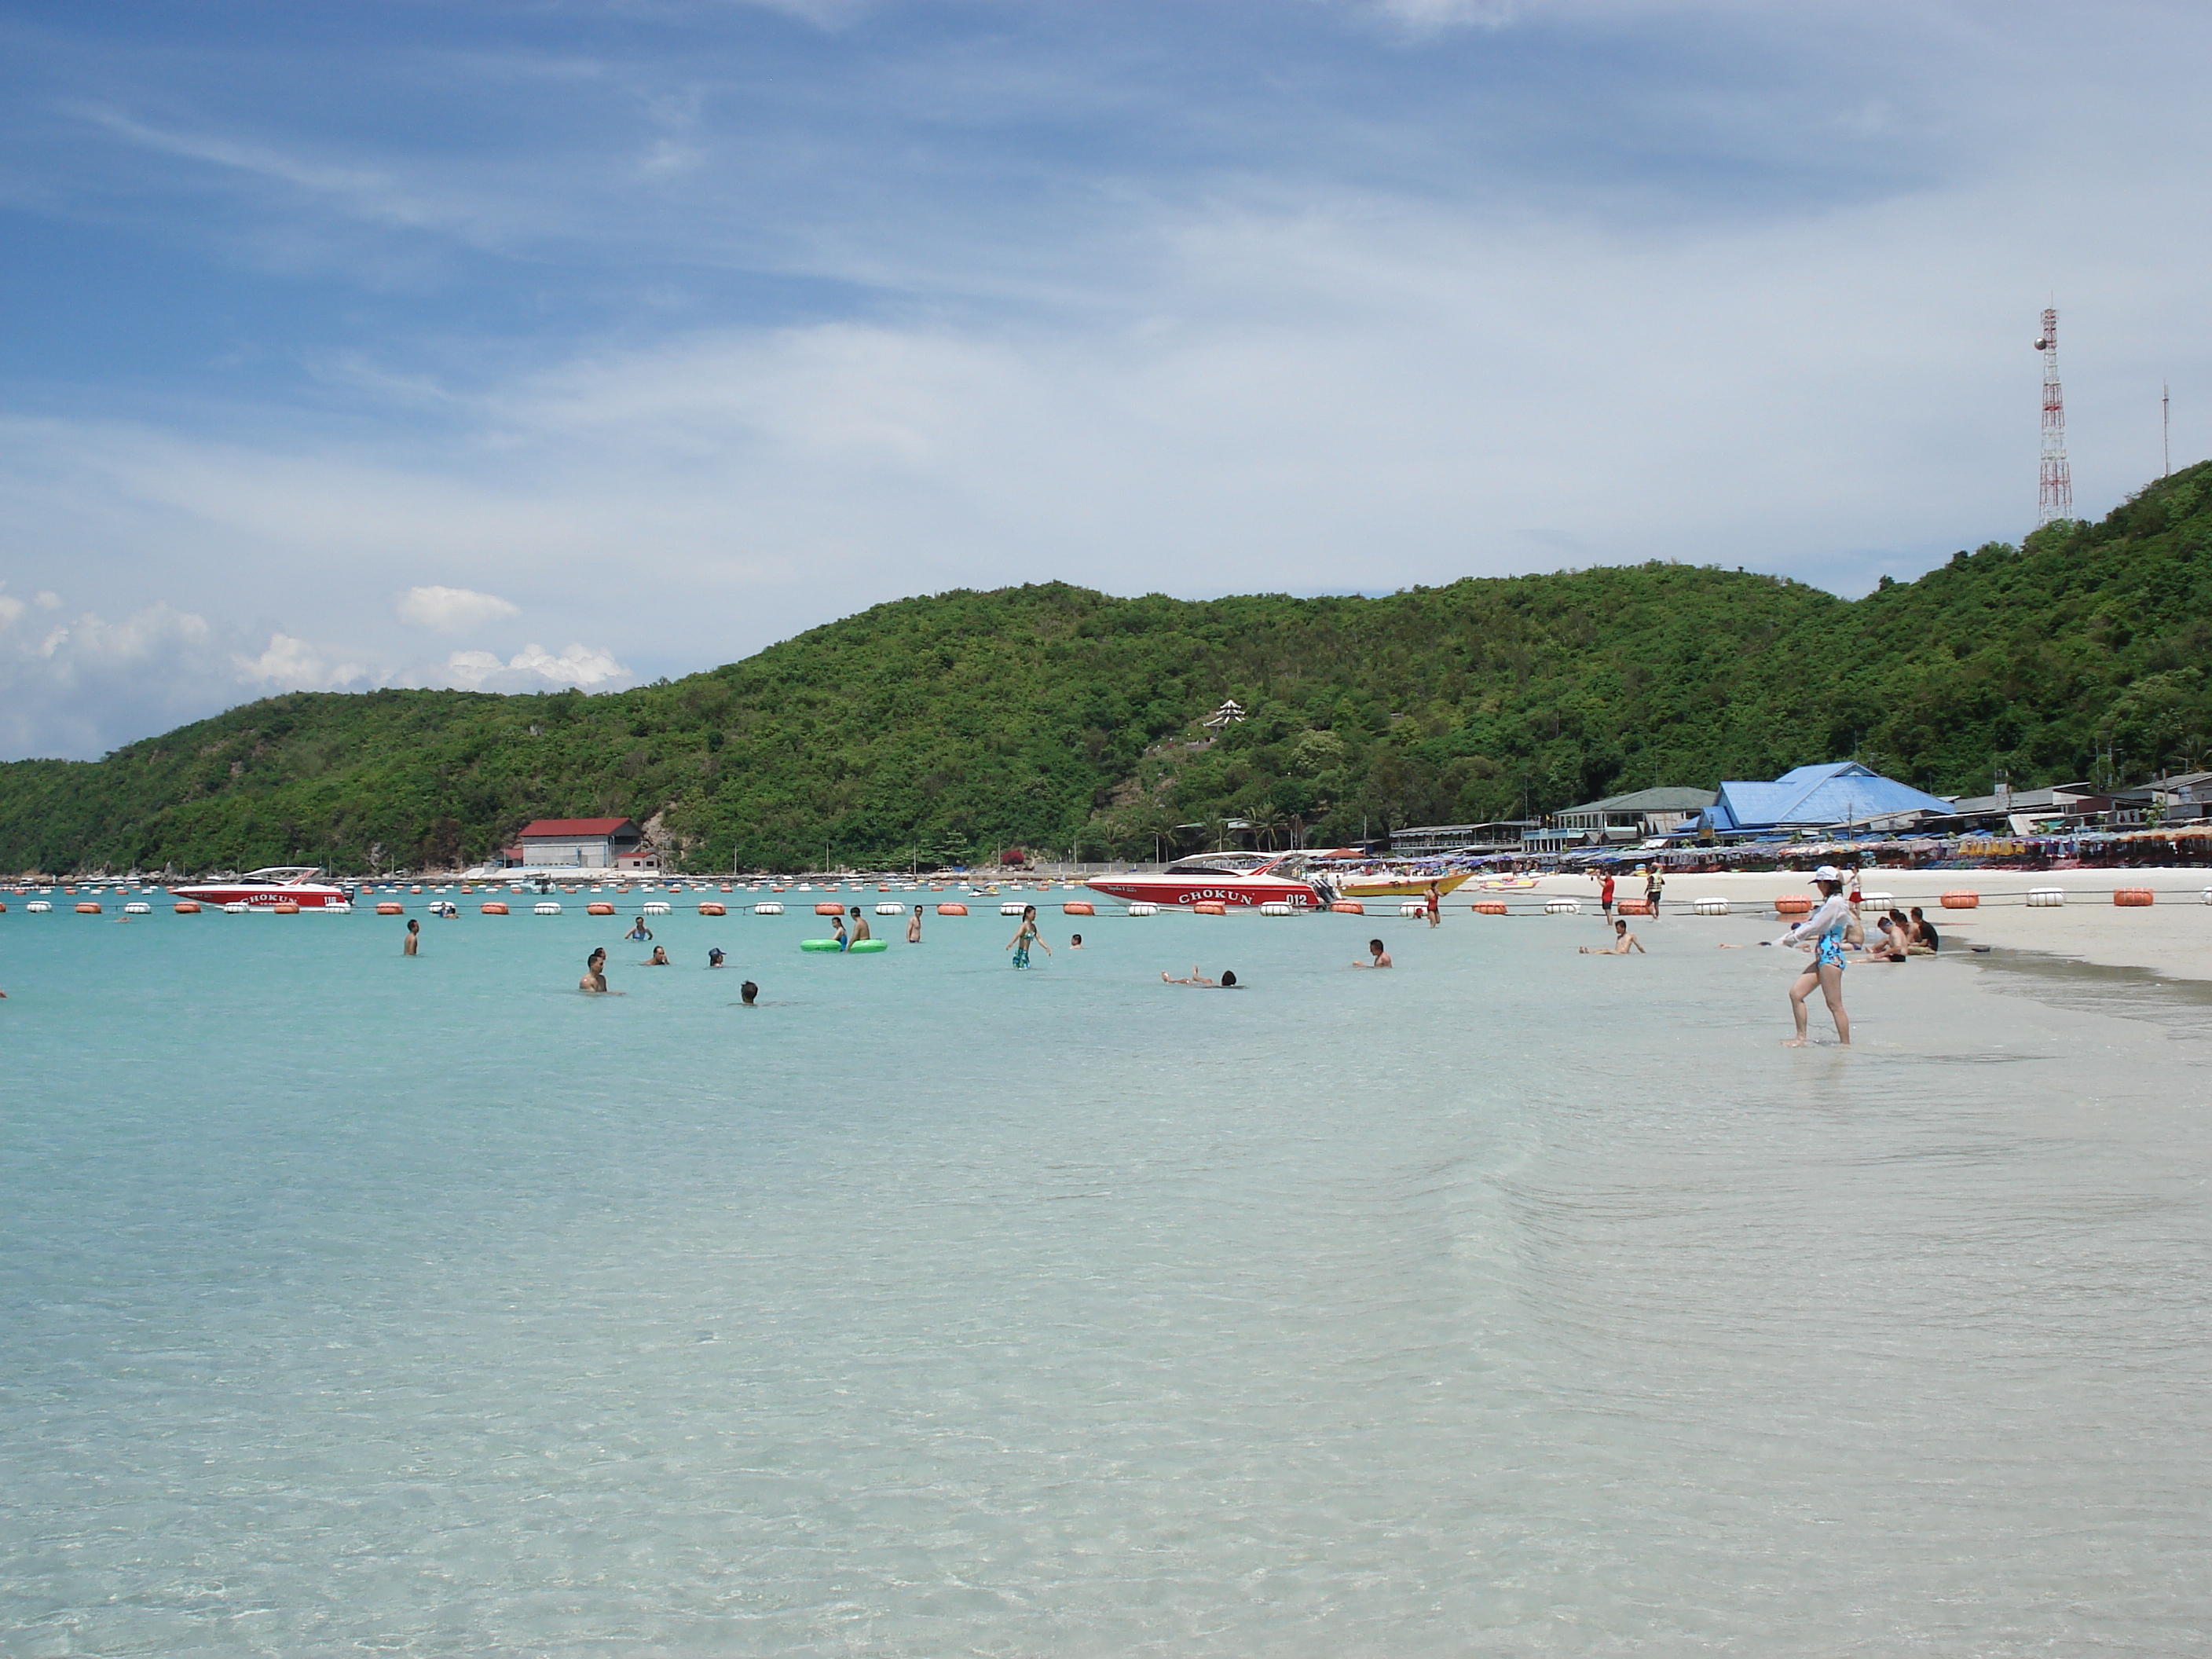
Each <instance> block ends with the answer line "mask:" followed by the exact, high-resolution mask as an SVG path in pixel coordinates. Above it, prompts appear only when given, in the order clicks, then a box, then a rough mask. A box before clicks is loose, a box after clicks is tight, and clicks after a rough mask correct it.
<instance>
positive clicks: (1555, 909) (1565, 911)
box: [1544, 898, 1583, 916]
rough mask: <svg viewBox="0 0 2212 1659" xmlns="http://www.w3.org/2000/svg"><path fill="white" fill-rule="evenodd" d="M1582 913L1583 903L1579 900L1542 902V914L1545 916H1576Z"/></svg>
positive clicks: (1561, 899)
mask: <svg viewBox="0 0 2212 1659" xmlns="http://www.w3.org/2000/svg"><path fill="white" fill-rule="evenodd" d="M1582 913H1583V902H1582V901H1581V900H1580V899H1571V898H1555V899H1546V900H1545V901H1544V914H1545V915H1547V916H1578V915H1582Z"/></svg>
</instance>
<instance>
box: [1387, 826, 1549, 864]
mask: <svg viewBox="0 0 2212 1659" xmlns="http://www.w3.org/2000/svg"><path fill="white" fill-rule="evenodd" d="M1535 827H1536V820H1535V819H1534V818H1500V819H1498V820H1496V821H1494V822H1492V823H1424V824H1420V825H1418V826H1416V827H1414V828H1412V829H1394V830H1393V831H1391V833H1390V852H1391V854H1392V855H1393V856H1394V857H1397V858H1413V859H1426V858H1437V857H1440V856H1442V855H1443V854H1446V853H1465V854H1479V853H1517V852H1519V851H1520V850H1521V838H1522V836H1523V835H1525V834H1526V833H1527V832H1528V831H1529V830H1531V829H1534V828H1535Z"/></svg>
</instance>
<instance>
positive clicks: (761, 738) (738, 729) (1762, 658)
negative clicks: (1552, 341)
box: [0, 463, 2212, 872]
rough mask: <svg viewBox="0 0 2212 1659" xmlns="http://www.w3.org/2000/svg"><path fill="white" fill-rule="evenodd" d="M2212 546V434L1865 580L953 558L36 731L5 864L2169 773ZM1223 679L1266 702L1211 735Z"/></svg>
mask: <svg viewBox="0 0 2212 1659" xmlns="http://www.w3.org/2000/svg"><path fill="white" fill-rule="evenodd" d="M2209 547H2212V463H2206V464H2203V465H2198V466H2196V467H2193V468H2191V469H2190V470H2188V471H2185V472H2180V473H2177V474H2175V475H2174V476H2173V477H2171V478H2167V479H2165V480H2162V481H2160V483H2156V484H2154V485H2153V486H2151V487H2150V488H2148V489H2145V490H2143V491H2142V493H2141V494H2140V495H2137V496H2136V497H2135V498H2134V499H2132V500H2131V501H2129V502H2127V503H2126V504H2125V505H2124V506H2123V507H2120V508H2118V510H2117V511H2115V512H2114V513H2112V514H2111V515H2110V516H2109V517H2108V518H2106V520H2104V522H2103V523H2101V524H2097V525H2088V524H2081V523H2076V524H2069V525H2058V526H2051V528H2050V529H2049V530H2046V531H2043V532H2038V533H2037V534H2036V535H2034V536H2032V537H2030V538H2028V540H2027V544H2025V545H2024V546H2022V547H2020V548H2014V547H2012V546H2009V545H2007V544H1998V543H1992V544H1989V545H1987V546H1984V547H1983V548H1981V549H1979V550H1978V551H1975V552H1973V553H1971V554H1969V553H1963V552H1962V553H1960V554H1959V555H1958V556H1956V557H1954V558H1953V559H1952V560H1951V561H1950V562H1948V564H1946V565H1943V566H1942V567H1941V568H1937V569H1936V570H1933V571H1931V572H1929V574H1927V575H1925V576H1923V577H1922V578H1921V579H1920V580H1917V581H1914V582H1908V583H1896V584H1892V583H1888V582H1885V583H1884V585H1883V586H1882V587H1881V589H1880V590H1879V591H1877V592H1875V593H1872V594H1870V595H1869V596H1868V597H1867V598H1865V599H1860V600H1857V601H1846V600H1844V599H1837V598H1836V597H1834V596H1833V595H1832V594H1828V593H1824V592H1820V591H1818V590H1816V589H1814V588H1810V587H1807V586H1802V585H1801V584H1798V583H1795V582H1790V581H1786V580H1778V579H1776V578H1773V577H1770V576H1760V575H1747V574H1743V573H1741V572H1740V571H1738V572H1731V571H1725V570H1719V569H1713V568H1692V567H1687V566H1680V565H1662V564H1649V565H1644V566H1639V567H1634V568H1620V569H1600V570H1587V571H1580V572H1572V573H1567V574H1557V575H1542V576H1523V577H1514V578H1508V579H1502V580H1462V581H1458V582H1454V583H1452V584H1451V585H1450V586H1445V587H1437V588H1416V589H1413V590H1411V591H1408V592H1401V593H1395V594H1392V595H1390V596H1389V597H1388V598H1384V599H1338V598H1329V599H1290V598H1285V597H1282V596H1279V595H1254V596H1247V597H1238V598H1231V599H1216V600H1210V601H1203V602H1188V601H1182V600H1176V599H1164V598H1161V597H1158V596H1157V595H1154V596H1150V597H1146V598H1143V599H1112V598H1109V597H1107V596H1106V595H1104V594H1101V593H1097V592H1090V591H1088V590H1086V589H1082V588H1076V587H1070V586H1063V585H1061V584H1059V583H1051V584H1047V585H1044V586H1028V587H1020V588H1010V589H1004V590H1001V591H999V592H952V593H945V594H939V595H937V596H934V597H932V598H924V599H905V600H901V601H899V602H898V603H896V604H893V605H878V606H877V607H876V608H874V609H873V610H871V611H863V612H861V613H860V615H858V616H854V617H847V618H845V619H844V620H842V621H841V622H836V623H830V624H829V625H828V626H826V627H823V628H817V629H813V630H811V631H810V632H808V633H805V634H802V635H799V637H797V638H796V639H792V640H787V641H784V642H782V643H781V644H778V645H775V646H771V647H769V648H768V649H767V650H765V651H763V652H761V653H758V654H757V655H755V656H752V657H749V658H747V659H744V661H742V662H738V663H732V664H730V665H727V666H725V667H721V668H717V669H714V670H713V671H710V672H707V673H702V674H694V675H691V676H689V677H688V678H684V679H681V680H677V681H673V682H662V683H660V684H655V685H650V686H643V687H640V688H638V689H636V690H631V691H627V692H622V693H617V694H613V695H610V696H590V697H587V696H581V695H580V694H578V693H575V692H573V691H567V692H560V693H556V694H549V695H541V696H490V695H485V694H479V693H469V692H457V691H373V692H368V693H362V694H299V695H295V696H282V697H272V698H269V699H267V700H265V701H263V702H256V703H252V704H249V705H246V706H245V707H243V708H234V709H232V710H230V711H229V712H228V713H226V714H221V715H218V716H216V718H215V719H212V720H202V721H199V722H197V723H196V724H194V725H191V726H184V727H182V728H180V729H179V730H177V731H174V732H168V733H167V734H165V735H163V736H161V737H158V738H149V739H147V740H146V741H144V742H142V743H135V744H131V745H130V746H128V747H127V748H124V749H120V750H117V751H115V752H114V753H113V754H112V755H110V756H108V757H106V759H104V760H100V761H97V762H62V761H24V762H17V763H12V764H9V765H6V766H4V767H0V869H17V868H20V869H46V870H50V871H57V872H59V871H66V870H70V869H73V868H74V869H92V868H101V867H106V868H111V869H121V868H124V867H127V866H137V867H141V868H148V869H153V868H161V867H168V868H173V869H180V870H194V871H196V870H201V869H207V868H216V867H227V866H228V867H244V866H252V865H255V864H265V863H275V862H284V861H292V860H300V861H314V862H322V863H327V864H329V865H331V866H332V867H334V868H337V869H340V870H348V871H356V872H359V871H366V870H368V869H369V868H370V867H372V866H373V865H374V866H379V867H384V868H390V867H393V866H424V865H429V864H448V863H453V862H455V861H459V860H474V859H476V858H479V857H481V856H483V855H485V854H489V852H490V851H491V850H492V849H494V848H496V847H498V846H500V845H501V844H502V842H504V841H505V840H506V839H507V837H508V836H512V834H513V832H514V830H515V829H517V828H518V827H519V826H520V824H521V823H524V822H525V821H526V820H527V819H529V818H531V817H538V816H541V815H545V816H551V815H564V816H565V815H580V814H586V813H601V812H605V813H623V814H627V815H630V816H634V817H638V818H640V819H646V818H650V817H655V816H656V815H658V816H659V817H660V818H661V820H662V823H661V828H662V829H663V832H664V834H663V839H664V843H665V844H668V845H671V846H673V847H675V848H678V849H679V852H680V861H681V863H682V864H683V865H684V867H687V868H690V869H696V870H711V869H728V868H730V867H732V865H733V864H734V865H735V866H738V867H740V868H754V867H769V868H776V867H783V868H789V867H798V866H821V865H822V864H823V862H824V861H825V860H836V861H839V862H848V863H866V862H868V861H871V860H882V861H884V862H891V861H896V862H903V861H904V860H906V858H907V857H908V854H909V851H910V849H917V848H918V849H919V850H920V851H921V854H922V855H923V856H925V857H929V856H952V855H959V854H970V853H979V852H987V851H988V850H989V849H991V848H994V847H995V846H999V845H1002V844H1007V843H1012V844H1018V845H1023V846H1029V847H1036V848H1051V849H1055V850H1065V849H1067V848H1072V847H1077V846H1079V847H1080V848H1082V849H1083V850H1084V852H1085V854H1087V855H1089V856H1093V857H1097V856H1102V855H1105V854H1110V853H1131V854H1133V853H1137V852H1139V851H1143V852H1149V851H1150V849H1151V848H1152V837H1153V836H1154V834H1155V833H1156V832H1161V831H1168V830H1171V829H1172V827H1173V826H1174V825H1176V824H1178V823H1205V822H1207V821H1209V820H1212V819H1215V818H1218V817H1243V818H1247V819H1249V820H1251V821H1253V822H1254V823H1258V824H1261V825H1264V826H1268V828H1267V829H1266V830H1264V831H1263V833H1264V834H1267V835H1273V836H1279V835H1281V834H1284V833H1286V832H1287V831H1288V830H1289V829H1291V827H1293V826H1296V827H1298V828H1301V829H1304V831H1305V832H1306V833H1307V834H1308V835H1309V836H1313V837H1316V838H1330V839H1340V838H1348V837H1351V836H1357V835H1358V834H1359V833H1360V831H1361V829H1362V828H1363V826H1364V827H1365V828H1367V829H1370V830H1372V831H1376V832H1380V831H1381V830H1382V829H1384V828H1386V827H1388V826H1392V825H1397V824H1403V823H1426V822H1436V821H1455V820H1468V819H1484V818H1493V817H1518V816H1520V815H1521V814H1522V809H1523V805H1524V802H1525V803H1526V805H1528V807H1529V808H1530V809H1532V810H1534V811H1545V810H1547V809H1557V808H1559V807H1562V806H1565V805H1571V804H1572V803H1574V802H1576V801H1578V800H1583V799H1590V798H1592V797H1593V796H1595V795H1599V794H1602V793H1607V792H1611V791H1617V790H1623V789H1629V788H1639V787H1645V786H1647V785H1651V784H1656V783H1699V784H1710V783H1711V782H1712V781H1715V780H1717V779H1718V778H1721V777H1724V776H1726V777H1755V778H1756V777H1771V776H1773V775H1776V774H1777V773H1778V772H1780V771H1782V770H1784V769H1787V768H1789V767H1791V766H1795V765H1798V764H1800V763H1806V762H1811V761H1821V760H1830V759H1834V758H1838V757H1844V756H1847V755H1850V754H1853V753H1856V754H1857V756H1858V757H1860V758H1861V759H1863V760H1866V761H1869V763H1872V764H1874V765H1875V766H1877V767H1879V768H1880V769H1883V770H1885V771H1887V772H1889V773H1890V774H1891V775H1894V776H1897V777H1899V778H1902V779H1905V780H1906V781H1911V782H1914V783H1919V784H1923V785H1924V786H1926V787H1930V788H1933V789H1936V790H1938V791H1940V792H1943V793H1956V792H1960V791H1983V790H1986V789H1987V788H1988V787H1990V772H1991V769H1992V768H1993V767H1996V766H2003V767H2006V768H2007V769H2008V770H2009V771H2010V773H2011V775H2012V778H2013V781H2014V782H2015V784H2016V785H2020V786H2022V787H2025V786H2027V785H2030V784H2033V783H2036V782H2045V781H2058V780H2060V779H2063V778H2071V777H2078V776H2082V775H2087V773H2088V772H2089V771H2090V769H2091V768H2092V765H2093V757H2094V756H2095V754H2096V753H2097V751H2098V750H2099V749H2100V746H2105V745H2109V746H2110V748H2111V749H2112V750H2113V751H2114V753H2115V754H2116V757H2117V760H2118V768H2119V770H2120V773H2121V775H2123V776H2124V777H2127V778H2141V777H2143V776H2146V775H2149V774H2150V773H2151V772H2153V771H2154V770H2156V769H2160V768H2161V767H2166V766H2179V765H2181V764H2184V763H2201V761H2202V758H2203V754H2204V751H2205V749H2206V737H2207V733H2208V732H2212V692H2209V691H2208V688H2207V685H2206V681H2205V673H2204V670H2205V666H2206V663H2207V660H2208V647H2212V554H2209V553H2208V548H2209ZM1225 697H1234V698H1236V699H1237V701H1238V702H1242V703H1243V705H1244V706H1245V708H1247V709H1248V710H1249V712H1250V715H1251V718H1250V719H1249V720H1248V721H1246V722H1245V723H1244V724H1243V725H1242V726H1236V727H1234V728H1233V729H1232V730H1231V731H1230V732H1229V733H1228V734H1227V735H1226V736H1225V737H1224V738H1222V739H1221V740H1219V741H1218V742H1216V743H1212V744H1205V743H1204V741H1203V740H1204V738H1205V737H1206V733H1205V732H1203V731H1202V730H1201V729H1200V727H1199V726H1197V724H1196V722H1197V721H1198V720H1200V718H1201V717H1202V716H1203V715H1205V714H1206V713H1207V712H1208V711H1210V710H1211V709H1212V708H1214V707H1215V706H1216V705H1217V704H1218V703H1219V702H1221V701H1222V700H1223V699H1224V698H1225ZM1194 745H1199V746H1194Z"/></svg>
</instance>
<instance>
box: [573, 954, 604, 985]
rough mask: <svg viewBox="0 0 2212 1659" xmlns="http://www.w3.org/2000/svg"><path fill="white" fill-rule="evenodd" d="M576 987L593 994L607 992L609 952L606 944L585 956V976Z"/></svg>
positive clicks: (577, 982)
mask: <svg viewBox="0 0 2212 1659" xmlns="http://www.w3.org/2000/svg"><path fill="white" fill-rule="evenodd" d="M576 988H577V989H578V990H579V991H582V992H584V993H586V994H588V995H592V996H605V995H606V994H607V953H606V950H605V947H604V946H602V947H601V948H600V949H599V950H596V951H592V954H591V955H589V956H588V957H585V958H584V976H583V978H581V979H580V980H578V981H576Z"/></svg>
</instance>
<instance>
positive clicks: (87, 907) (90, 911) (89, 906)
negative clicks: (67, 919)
mask: <svg viewBox="0 0 2212 1659" xmlns="http://www.w3.org/2000/svg"><path fill="white" fill-rule="evenodd" d="M76 913H77V915H81V916H96V915H99V914H100V907H99V906H98V905H97V904H94V902H92V901H91V900H90V899H87V900H86V901H85V902H83V903H82V904H80V905H78V906H77V907H76Z"/></svg>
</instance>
